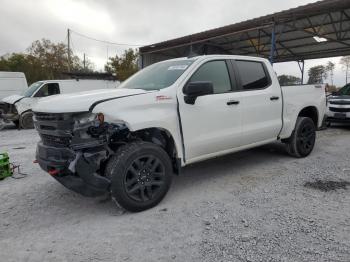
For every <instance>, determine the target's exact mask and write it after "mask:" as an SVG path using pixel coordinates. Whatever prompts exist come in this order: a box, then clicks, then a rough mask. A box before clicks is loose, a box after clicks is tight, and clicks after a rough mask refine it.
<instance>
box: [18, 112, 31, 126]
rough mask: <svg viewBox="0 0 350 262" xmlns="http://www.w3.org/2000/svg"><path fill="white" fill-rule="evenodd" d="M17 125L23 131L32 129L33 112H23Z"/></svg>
mask: <svg viewBox="0 0 350 262" xmlns="http://www.w3.org/2000/svg"><path fill="white" fill-rule="evenodd" d="M19 123H20V125H21V128H23V129H33V128H34V122H33V112H30V111H29V112H24V113H23V114H22V115H21V117H20V119H19Z"/></svg>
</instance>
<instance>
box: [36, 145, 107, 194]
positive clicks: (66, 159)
mask: <svg viewBox="0 0 350 262" xmlns="http://www.w3.org/2000/svg"><path fill="white" fill-rule="evenodd" d="M96 154H98V153H96ZM36 159H37V161H38V163H39V165H40V167H41V168H42V169H43V170H44V171H46V172H48V173H51V174H54V175H52V176H53V177H54V178H55V179H56V180H57V181H58V182H60V183H61V184H62V185H63V186H65V187H67V188H68V189H70V190H73V191H74V192H77V193H79V194H82V195H84V196H88V197H96V196H101V195H104V194H106V193H107V192H109V188H110V180H109V179H107V178H106V177H103V176H100V175H98V174H97V173H96V171H97V170H98V168H99V166H98V165H97V164H96V162H95V161H94V160H93V159H96V156H95V155H94V154H77V153H76V152H74V151H73V150H71V149H69V148H58V147H51V146H47V145H44V144H43V143H42V142H39V143H38V145H37V150H36ZM72 162H73V163H74V168H75V170H76V171H75V172H72V171H71V170H70V168H69V167H70V165H71V163H72ZM53 171H55V172H53Z"/></svg>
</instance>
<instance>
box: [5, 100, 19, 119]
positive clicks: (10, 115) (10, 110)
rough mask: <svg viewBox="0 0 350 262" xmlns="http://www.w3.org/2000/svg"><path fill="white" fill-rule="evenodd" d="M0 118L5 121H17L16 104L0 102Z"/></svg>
mask: <svg viewBox="0 0 350 262" xmlns="http://www.w3.org/2000/svg"><path fill="white" fill-rule="evenodd" d="M0 119H1V120H2V121H4V122H5V123H10V122H16V121H18V120H19V114H18V112H17V109H16V106H15V105H13V104H9V103H0Z"/></svg>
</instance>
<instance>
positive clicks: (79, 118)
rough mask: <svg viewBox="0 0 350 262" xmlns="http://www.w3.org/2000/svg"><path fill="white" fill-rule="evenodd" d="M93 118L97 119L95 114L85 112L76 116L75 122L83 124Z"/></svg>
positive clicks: (92, 120) (91, 120)
mask: <svg viewBox="0 0 350 262" xmlns="http://www.w3.org/2000/svg"><path fill="white" fill-rule="evenodd" d="M95 120H97V115H96V114H92V113H86V114H83V115H79V116H77V117H76V119H75V123H76V124H81V125H83V124H86V123H91V122H94V121H95Z"/></svg>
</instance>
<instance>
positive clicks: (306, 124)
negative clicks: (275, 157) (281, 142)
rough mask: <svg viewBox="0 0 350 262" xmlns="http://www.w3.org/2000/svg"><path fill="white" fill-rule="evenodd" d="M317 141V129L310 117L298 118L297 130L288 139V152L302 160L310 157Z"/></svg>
mask: <svg viewBox="0 0 350 262" xmlns="http://www.w3.org/2000/svg"><path fill="white" fill-rule="evenodd" d="M315 140H316V127H315V124H314V122H313V121H312V119H311V118H309V117H298V119H297V122H296V124H295V129H294V131H293V133H292V135H291V137H290V138H289V139H288V142H287V151H288V153H289V154H290V155H291V156H294V157H297V158H302V157H306V156H308V155H309V154H310V153H311V152H312V150H313V148H314V146H315Z"/></svg>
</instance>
